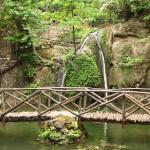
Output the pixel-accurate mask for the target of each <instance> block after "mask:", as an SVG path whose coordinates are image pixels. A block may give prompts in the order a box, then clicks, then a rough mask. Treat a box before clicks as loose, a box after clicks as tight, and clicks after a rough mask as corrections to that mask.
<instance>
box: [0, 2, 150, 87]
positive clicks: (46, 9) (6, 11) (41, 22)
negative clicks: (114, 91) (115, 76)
mask: <svg viewBox="0 0 150 150" xmlns="http://www.w3.org/2000/svg"><path fill="white" fill-rule="evenodd" d="M149 10H150V3H149V0H142V1H141V0H111V1H110V0H25V1H23V0H1V4H0V33H1V35H2V36H1V38H3V39H7V40H8V41H10V42H11V48H12V54H13V55H14V56H15V58H16V59H18V60H20V61H22V63H24V71H23V72H24V76H25V78H26V79H27V80H29V81H31V80H32V79H33V77H34V76H35V74H36V71H37V69H36V66H38V65H39V64H41V60H40V58H39V57H38V56H37V54H35V49H36V48H38V47H39V46H41V45H42V40H41V35H42V33H43V32H44V31H46V30H47V29H48V27H49V26H50V25H52V24H55V23H57V24H59V26H60V27H64V26H65V28H67V30H68V36H67V38H69V39H71V41H72V45H73V49H74V54H75V55H76V52H77V49H78V44H77V43H79V42H81V41H82V39H83V38H85V36H87V34H88V33H90V32H92V31H93V30H95V27H98V26H99V25H100V24H106V23H116V22H121V21H126V20H129V19H130V18H132V17H139V18H141V19H143V20H145V21H147V22H149V21H150V15H149ZM93 60H94V59H93V57H91V58H90V56H84V57H83V56H79V57H76V58H75V59H74V60H73V63H74V65H72V63H69V64H68V65H66V67H67V72H69V74H68V75H67V81H66V85H67V86H77V85H80V86H98V85H100V84H101V81H100V77H99V75H98V74H99V72H98V70H97V68H96V63H95V62H94V61H93ZM126 61H129V65H130V64H132V63H134V62H131V63H130V58H129V57H127V58H126V59H125V60H124V61H123V63H122V64H121V65H122V66H124V62H126ZM78 68H79V69H80V71H79V74H78V75H79V76H80V77H79V79H78V76H77V74H76V71H77V69H78ZM88 68H91V69H88ZM77 79H78V80H77ZM88 79H89V80H88ZM83 83H84V84H83Z"/></svg>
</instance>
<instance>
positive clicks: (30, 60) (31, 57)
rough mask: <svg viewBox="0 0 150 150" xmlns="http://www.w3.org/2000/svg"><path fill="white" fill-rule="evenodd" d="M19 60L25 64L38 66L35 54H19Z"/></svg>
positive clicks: (38, 61) (37, 58)
mask: <svg viewBox="0 0 150 150" xmlns="http://www.w3.org/2000/svg"><path fill="white" fill-rule="evenodd" d="M21 60H22V62H23V63H25V64H30V65H38V64H39V63H40V60H39V57H38V56H37V54H35V53H31V52H30V53H23V54H21Z"/></svg>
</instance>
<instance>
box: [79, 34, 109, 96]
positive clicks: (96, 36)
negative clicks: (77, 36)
mask: <svg viewBox="0 0 150 150" xmlns="http://www.w3.org/2000/svg"><path fill="white" fill-rule="evenodd" d="M101 33H102V32H100V31H99V32H98V31H95V32H93V33H91V34H90V35H89V36H87V37H86V38H85V40H84V41H83V42H82V45H81V47H80V49H79V50H78V52H81V51H82V49H83V48H84V46H85V44H86V43H87V42H88V41H89V40H90V39H91V38H94V39H95V40H96V43H97V46H98V48H99V50H98V52H99V58H100V66H101V68H100V69H101V72H102V76H103V81H104V89H105V90H107V89H108V79H107V73H106V61H105V56H104V51H103V48H102V47H101V45H100V39H99V37H100V34H101ZM105 96H108V92H107V91H106V92H105Z"/></svg>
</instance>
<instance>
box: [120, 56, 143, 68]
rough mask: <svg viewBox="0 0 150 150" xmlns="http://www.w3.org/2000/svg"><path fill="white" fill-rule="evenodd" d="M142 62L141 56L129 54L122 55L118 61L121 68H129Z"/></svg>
mask: <svg viewBox="0 0 150 150" xmlns="http://www.w3.org/2000/svg"><path fill="white" fill-rule="evenodd" d="M142 62H143V57H140V56H139V57H131V56H123V57H122V58H121V62H120V66H121V67H122V68H126V69H128V68H130V67H132V66H134V65H136V64H137V63H142Z"/></svg>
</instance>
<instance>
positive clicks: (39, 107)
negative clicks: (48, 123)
mask: <svg viewBox="0 0 150 150" xmlns="http://www.w3.org/2000/svg"><path fill="white" fill-rule="evenodd" d="M41 102H42V91H40V94H39V100H38V125H39V126H40V127H41V117H40V113H41Z"/></svg>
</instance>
